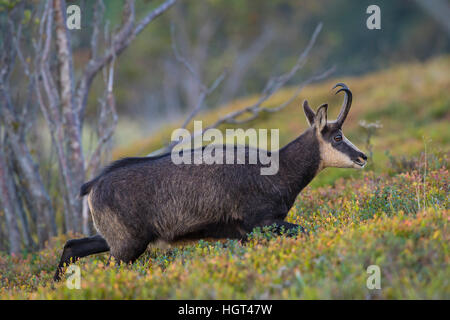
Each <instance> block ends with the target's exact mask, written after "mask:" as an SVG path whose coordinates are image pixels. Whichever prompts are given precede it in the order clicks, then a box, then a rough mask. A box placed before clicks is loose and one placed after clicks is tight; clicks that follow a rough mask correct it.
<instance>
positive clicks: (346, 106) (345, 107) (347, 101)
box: [333, 82, 352, 126]
mask: <svg viewBox="0 0 450 320" xmlns="http://www.w3.org/2000/svg"><path fill="white" fill-rule="evenodd" d="M337 87H341V89H339V90H338V91H336V94H338V93H339V92H341V91H344V92H345V98H344V103H343V104H342V108H341V111H340V112H339V116H338V118H337V120H336V122H337V123H338V124H339V126H342V124H343V123H344V121H345V118H347V115H348V112H349V111H350V107H351V105H352V92H351V91H350V89H349V88H348V87H347V86H346V85H345V84H343V83H342V82H339V83H337V84H336V85H335V86H334V87H333V89H336V88H337Z"/></svg>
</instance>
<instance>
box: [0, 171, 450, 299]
mask: <svg viewBox="0 0 450 320" xmlns="http://www.w3.org/2000/svg"><path fill="white" fill-rule="evenodd" d="M449 182H450V181H449V174H448V170H447V169H445V168H441V169H439V170H434V171H430V172H428V173H427V175H426V176H425V175H423V174H421V173H419V172H417V171H411V172H407V173H403V174H398V175H396V176H394V177H389V176H387V175H383V176H379V175H375V174H374V173H373V172H369V173H367V174H364V176H363V177H362V178H361V179H347V180H344V179H341V180H338V181H337V182H336V184H335V186H334V188H329V187H324V188H307V189H306V190H305V191H304V193H303V195H302V196H301V197H300V198H299V199H298V200H297V202H296V204H295V206H294V208H293V209H292V210H291V212H290V213H289V216H288V219H287V220H288V221H289V222H293V223H298V224H301V225H302V226H304V227H305V228H306V229H308V231H309V235H308V236H306V235H302V234H299V235H297V236H293V237H287V236H275V235H274V233H273V232H272V231H273V230H272V227H267V228H263V229H262V230H261V229H255V230H254V232H253V233H252V234H251V235H250V237H249V240H248V242H246V243H245V244H242V243H240V242H239V241H236V240H226V241H217V242H209V241H203V240H202V241H199V242H196V243H188V244H184V245H182V246H172V247H171V248H168V249H167V248H166V249H161V248H152V247H150V248H149V249H148V250H147V252H146V253H145V254H144V255H143V256H142V257H141V258H140V259H139V260H138V261H136V262H135V263H134V264H132V265H120V266H114V265H112V266H108V265H107V258H108V256H107V255H99V256H94V257H88V258H85V259H82V260H80V261H78V262H76V264H77V265H78V266H80V267H81V276H82V278H81V289H79V290H77V289H68V288H67V287H66V285H65V283H64V281H62V282H61V283H58V284H53V283H52V280H51V275H52V273H53V272H54V270H55V266H56V264H57V259H58V256H59V254H60V252H61V248H62V246H63V243H64V241H65V240H66V239H67V238H69V237H68V236H63V237H59V238H55V239H53V240H52V241H51V242H50V243H49V244H48V246H47V248H46V249H45V250H43V251H41V252H39V253H37V254H33V255H26V256H17V257H11V256H8V255H0V268H1V270H2V272H1V275H0V286H1V289H0V299H179V298H182V299H183V298H184V299H192V298H196V299H202V298H204V299H261V298H267V299H298V298H305V299H317V298H320V299H336V298H343V299H354V298H357V299H386V298H387V299H424V298H429V299H438V298H441V299H449V298H450V286H449V281H448V279H449V277H450V268H449V267H448V265H449V251H448V250H449V248H448V243H449V240H450V238H449V235H450V230H449V225H448V222H449V220H450V215H449V213H450V212H449V208H448V206H449V202H448V200H449V199H448V194H449ZM73 236H74V235H70V237H73ZM372 264H375V265H378V266H380V268H381V287H382V289H380V290H369V289H367V287H366V280H367V277H368V274H367V273H366V269H367V267H368V266H369V265H372ZM63 280H64V279H63Z"/></svg>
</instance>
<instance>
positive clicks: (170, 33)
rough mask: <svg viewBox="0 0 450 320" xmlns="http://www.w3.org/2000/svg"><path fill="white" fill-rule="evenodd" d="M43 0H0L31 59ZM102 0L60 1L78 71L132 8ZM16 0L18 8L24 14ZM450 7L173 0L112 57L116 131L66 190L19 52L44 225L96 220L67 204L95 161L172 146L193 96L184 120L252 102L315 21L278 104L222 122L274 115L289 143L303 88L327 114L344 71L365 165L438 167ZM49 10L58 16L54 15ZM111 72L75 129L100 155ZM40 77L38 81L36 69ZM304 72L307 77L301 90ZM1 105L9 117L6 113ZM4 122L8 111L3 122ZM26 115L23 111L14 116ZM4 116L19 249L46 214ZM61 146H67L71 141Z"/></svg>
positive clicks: (14, 94) (140, 9)
mask: <svg viewBox="0 0 450 320" xmlns="http://www.w3.org/2000/svg"><path fill="white" fill-rule="evenodd" d="M55 1H56V0H55ZM165 2H166V1H156V0H152V1H149V0H142V1H136V3H135V5H134V9H135V10H134V12H135V18H134V19H135V21H136V22H137V21H140V20H141V19H143V18H145V17H146V16H147V15H148V14H149V12H152V10H155V8H158V6H160V5H161V4H163V3H165ZM49 3H51V2H48V1H47V2H44V1H42V2H39V1H27V2H22V1H12V0H2V1H0V23H1V24H0V26H1V28H2V29H1V31H2V32H1V33H2V38H0V44H1V45H2V49H3V50H4V51H6V49H5V48H10V47H14V45H12V44H11V43H13V44H14V41H12V42H11V41H9V42H8V41H6V38H7V35H8V34H11V32H12V34H14V35H17V30H19V28H18V27H15V29H14V30H13V31H10V29H9V28H10V27H11V24H8V23H9V22H8V21H9V20H8V19H11V20H12V21H14V22H15V23H16V25H17V26H19V25H20V24H23V25H24V26H26V28H25V27H23V30H24V31H23V32H22V38H21V41H22V42H23V48H22V50H23V52H22V53H23V61H25V62H26V63H32V62H33V61H34V59H35V57H36V55H38V56H39V52H42V50H41V51H39V50H38V53H36V50H35V51H33V46H34V47H36V43H38V42H37V41H36V40H37V39H38V38H37V37H36V36H35V34H36V33H38V31H39V28H41V29H42V30H43V28H44V27H45V25H44V24H43V21H44V19H42V18H41V15H42V14H43V13H42V12H44V15H43V16H42V17H45V8H44V6H45V5H46V4H49ZM54 3H60V2H59V1H56V2H54ZM62 3H63V2H62ZM98 3H103V2H101V1H100V2H99V1H87V0H84V1H83V0H77V1H67V3H66V5H67V6H69V5H71V4H76V5H78V6H79V7H80V9H81V29H80V30H76V29H75V30H68V31H67V32H68V35H69V38H70V50H71V52H72V63H73V65H72V70H73V78H74V79H75V80H78V79H82V77H83V72H84V70H85V68H86V66H87V65H88V64H89V61H90V59H91V47H92V35H93V32H94V27H95V25H99V26H100V29H99V35H98V43H99V48H98V50H99V51H100V52H101V53H102V54H103V52H108V51H107V48H108V46H107V45H106V44H105V43H107V42H108V41H107V40H108V38H110V37H111V36H110V35H109V34H110V33H111V34H117V33H119V32H120V30H121V29H120V26H121V25H123V24H124V22H123V21H125V20H126V18H127V11H126V4H125V3H126V1H122V0H109V1H104V3H103V15H102V16H101V15H100V18H98V16H97V15H96V9H95V8H96V6H97V5H98ZM127 3H129V2H127ZM372 4H376V5H378V6H379V7H380V9H381V29H380V30H369V29H368V28H367V27H366V20H367V19H368V17H369V16H370V14H368V13H366V10H367V7H368V6H370V5H372ZM18 8H20V9H21V10H22V11H21V12H22V13H21V14H19V13H18ZM55 8H57V7H55ZM448 17H450V5H449V2H448V1H446V0H441V1H440V0H431V1H426V0H415V1H414V0H395V1H392V0H389V1H388V0H384V1H382V0H377V1H366V0H362V1H350V0H338V1H336V0H323V1H306V0H305V1H298V0H259V1H243V0H204V1H193V0H191V1H187V0H185V1H183V0H180V1H177V2H176V3H175V4H174V5H171V7H170V8H168V9H167V10H165V11H164V12H163V14H161V15H160V16H158V17H157V18H155V19H154V20H153V21H152V22H151V23H150V24H148V25H147V26H146V27H145V28H144V29H143V30H142V32H140V33H139V34H138V35H137V36H136V37H135V38H134V39H133V40H132V42H131V43H130V44H129V45H128V46H127V47H126V49H125V50H124V51H123V52H122V53H121V54H120V56H117V58H116V60H115V63H114V67H115V72H114V89H113V96H114V103H115V111H116V112H117V119H116V122H117V127H116V128H115V130H114V134H113V135H111V137H110V138H111V139H108V148H107V150H106V151H107V152H104V153H102V154H101V156H99V157H98V158H99V163H98V164H96V165H95V166H93V167H92V168H91V169H92V170H88V169H86V168H84V169H82V170H81V171H79V172H78V173H75V171H74V172H72V178H73V179H74V181H76V183H73V184H74V186H73V188H72V187H70V188H72V189H70V188H68V187H67V188H66V189H67V190H66V189H64V188H62V187H61V184H63V182H61V180H60V179H61V178H60V177H61V172H63V171H61V170H62V169H61V162H58V160H61V158H58V149H57V147H55V140H54V139H55V138H54V137H52V133H51V131H49V130H47V129H45V128H46V127H48V121H47V122H46V120H45V117H44V116H45V114H44V113H43V112H42V110H45V107H42V105H41V107H39V106H38V102H37V101H38V99H37V98H38V97H37V96H35V94H34V93H31V94H30V97H31V98H30V99H29V100H30V102H29V103H28V104H27V103H26V101H25V100H24V99H25V95H24V94H23V93H24V92H26V90H27V86H28V83H27V82H26V81H24V80H23V79H24V72H23V71H19V69H20V66H21V63H20V60H22V57H21V55H15V58H14V59H15V60H16V63H15V66H14V68H13V69H12V72H11V76H10V78H9V86H8V87H7V90H8V93H9V95H8V96H10V97H11V99H9V100H11V101H12V103H11V104H9V105H10V107H9V108H10V109H11V110H23V109H24V107H23V105H27V106H28V105H29V107H27V108H28V109H27V110H31V111H30V112H29V113H30V114H31V116H30V119H31V120H30V121H29V122H28V124H27V125H26V127H27V129H26V135H25V137H23V140H20V141H22V142H23V143H24V144H25V143H26V145H27V146H28V148H29V154H28V155H29V157H30V159H31V160H32V161H31V162H30V163H32V164H33V165H34V166H35V168H36V172H37V173H38V175H39V179H40V180H41V184H42V186H43V187H42V188H43V189H45V190H46V193H47V194H48V198H49V199H50V202H51V207H52V210H51V213H50V214H51V215H54V217H55V218H54V222H53V223H54V226H55V228H54V232H53V233H52V232H50V231H48V234H49V235H51V234H59V233H65V232H67V231H70V230H74V231H77V232H84V233H89V232H92V226H91V225H90V227H88V228H84V227H83V228H81V227H80V228H69V227H68V223H69V220H67V217H65V216H66V213H65V212H67V208H68V207H69V206H72V205H73V206H74V207H76V209H74V210H75V211H76V212H78V213H74V215H79V216H81V215H83V217H87V215H86V212H85V211H83V213H82V210H86V209H82V206H81V205H76V203H75V204H72V203H71V199H77V198H76V197H77V192H78V188H79V185H81V182H83V181H85V180H87V179H89V178H91V177H93V176H95V174H96V173H97V172H98V170H99V169H100V168H101V166H102V165H104V164H106V163H107V162H109V161H110V160H112V159H117V158H120V157H125V156H142V155H146V154H149V153H151V152H154V151H155V150H160V149H161V148H162V147H164V146H166V145H167V144H168V142H169V139H170V134H171V132H172V130H173V129H174V128H177V127H180V125H181V124H182V123H183V121H184V120H185V119H186V117H187V116H188V115H189V114H192V112H193V110H195V109H196V106H197V105H199V101H200V102H201V103H200V104H201V106H200V107H201V108H200V110H198V111H199V112H195V114H194V117H192V118H191V119H190V120H191V121H189V123H188V124H186V125H187V127H188V128H191V125H192V120H194V119H198V120H200V119H201V120H204V121H205V122H206V123H207V124H212V123H214V122H215V121H216V120H217V119H219V118H220V117H223V116H224V115H226V114H228V113H229V112H232V111H236V110H242V108H245V107H247V106H250V105H252V104H254V103H255V102H256V101H258V97H260V94H261V92H264V89H265V88H266V85H267V83H268V81H269V80H270V79H274V77H277V76H279V75H283V74H286V73H289V71H290V70H292V69H291V68H293V66H295V65H296V63H298V59H299V55H300V54H301V53H302V52H303V51H304V50H305V48H307V47H308V43H310V41H311V37H312V35H313V33H314V31H315V30H317V29H316V28H317V26H318V25H319V24H320V23H322V29H321V31H320V32H319V33H318V34H317V37H316V38H315V42H314V43H313V45H312V47H311V48H310V50H309V51H308V54H307V58H306V59H304V61H302V64H301V67H299V68H298V70H296V72H294V73H293V74H292V75H291V76H290V77H289V79H288V80H287V81H286V82H285V83H283V84H282V87H280V88H277V90H275V91H276V92H275V93H274V94H273V95H272V96H270V99H267V100H265V101H264V103H263V106H264V107H267V108H271V107H275V108H276V107H279V106H280V105H282V106H283V109H282V110H280V111H279V112H273V113H272V112H265V113H264V112H262V113H261V114H259V116H258V117H257V118H256V119H254V120H252V121H249V122H245V123H244V124H242V125H233V124H221V125H220V126H219V128H220V129H223V128H225V127H243V128H248V127H253V128H258V127H261V128H278V129H280V139H281V141H280V145H281V146H282V145H284V144H286V143H287V142H289V141H290V140H292V139H293V138H295V137H296V136H298V135H299V134H300V133H301V132H302V130H304V129H305V128H306V126H307V123H306V119H305V118H304V115H303V112H302V111H301V108H300V105H301V102H302V101H303V100H304V99H306V98H307V99H308V100H309V101H310V104H311V106H312V107H313V108H314V109H315V108H317V107H318V106H319V105H320V104H321V103H325V102H329V103H330V106H331V107H330V117H331V118H333V117H335V116H336V115H337V113H338V111H339V106H340V104H341V103H342V97H341V96H334V94H333V92H332V91H331V88H332V86H333V85H334V84H335V83H336V82H345V83H346V84H347V85H348V86H349V87H350V88H351V89H352V91H353V93H354V103H353V107H352V110H351V111H350V115H349V118H348V120H347V122H346V125H345V127H344V130H345V132H346V134H347V136H348V137H349V138H350V140H352V141H353V142H354V143H355V144H356V145H358V146H359V147H360V148H361V149H363V150H365V151H367V152H369V153H370V155H371V163H369V166H368V168H367V169H368V170H374V171H380V172H381V171H389V170H390V172H393V173H395V172H402V170H405V168H408V169H410V168H414V167H415V166H419V164H420V163H424V161H425V163H427V165H428V161H432V162H433V161H434V162H433V163H435V166H436V167H440V166H442V163H443V161H446V160H445V159H446V155H447V154H448V151H449V149H448V145H449V141H450V132H449V129H448V120H450V99H449V95H448V91H449V88H450V76H449V71H450V58H449V56H448V54H449V52H450V25H449V21H450V20H449V19H448ZM21 19H22V20H21ZM21 21H22V22H21ZM29 21H32V22H29ZM55 23H56V25H57V20H55ZM51 28H52V26H50V29H51ZM27 30H28V31H27ZM51 30H52V29H51ZM55 32H57V30H56V31H55ZM41 36H42V34H41ZM42 39H45V37H44V36H42ZM8 46H9V47H8ZM53 46H56V47H55V48H57V45H52V46H51V47H50V48H51V49H53V48H54V47H53ZM60 57H61V55H58V53H57V51H54V52H53V51H52V53H51V54H50V59H49V61H48V63H49V70H50V72H51V73H54V76H55V79H58V74H57V73H58V71H57V70H58V66H59V64H60V63H61V61H60V60H59V58H60ZM10 60H11V59H10ZM10 60H8V59H5V60H3V62H4V63H5V61H10ZM23 61H22V62H23ZM36 61H37V60H36ZM22 64H23V63H22ZM33 70H34V69H33V68H32V69H31V71H33ZM107 71H108V69H107V68H106V67H105V68H104V69H102V70H101V72H99V75H98V76H96V77H94V78H93V82H92V89H91V90H90V92H89V94H88V96H87V103H86V105H85V108H86V110H85V115H84V122H83V126H81V130H80V134H81V142H82V150H83V152H84V155H85V156H86V157H87V158H89V156H91V155H92V154H95V146H96V145H97V144H98V142H99V141H100V140H101V136H102V133H101V132H99V130H98V128H99V124H100V123H101V121H100V119H103V118H102V117H103V114H102V112H105V110H107V109H105V108H103V107H99V106H100V105H102V101H104V100H105V99H106V100H108V99H109V98H110V96H107V97H106V98H105V99H103V98H104V91H105V87H106V85H105V83H106V82H107V81H106V80H105V79H107V78H108V77H109V76H111V73H108V72H107ZM327 71H330V72H328V73H326V77H325V76H324V77H321V79H320V81H310V82H311V83H309V82H308V83H304V82H305V81H306V80H308V79H311V78H312V77H314V76H315V75H317V74H323V73H324V72H327ZM331 71H332V72H331ZM36 79H37V80H36V81H41V78H39V77H38V78H36ZM218 80H219V81H218ZM75 82H76V81H73V83H74V84H73V85H72V87H73V88H75ZM301 84H307V85H306V86H305V88H304V89H303V90H302V91H298V86H299V85H301ZM204 87H208V88H211V87H214V88H213V89H214V90H211V92H208V94H207V95H205V96H204V97H202V94H203V93H204V89H205V88H204ZM3 88H6V86H4V87H3ZM77 88H78V87H77ZM102 99H103V100H102ZM7 100H8V99H6V100H5V99H3V100H0V102H1V103H2V106H1V108H5V106H6V105H7ZM108 101H109V100H108ZM55 108H56V109H57V108H58V107H55ZM4 110H6V109H4ZM0 115H1V116H2V117H3V119H7V118H6V116H5V114H3V115H2V114H0ZM6 123H7V122H2V125H6ZM21 125H24V124H23V123H22V124H19V125H16V126H19V127H20V126H21ZM10 126H11V129H10V130H11V131H8V130H6V129H5V131H4V132H3V131H0V133H2V132H3V133H2V135H1V136H0V138H1V139H2V140H4V141H5V155H6V157H5V159H6V160H5V165H4V168H9V169H10V171H11V173H10V178H9V179H10V181H13V183H12V185H11V186H10V188H11V189H14V190H15V193H17V194H18V196H17V198H18V199H17V203H19V207H17V206H16V207H15V209H12V210H13V211H15V212H16V213H15V215H16V216H17V217H18V219H17V220H18V222H17V223H18V225H19V229H20V231H21V239H22V240H21V243H22V248H37V247H39V246H42V244H43V242H44V241H45V239H47V237H46V236H42V237H40V236H39V235H37V234H36V233H38V231H37V229H38V227H37V223H36V221H37V220H38V219H37V217H38V216H36V215H34V214H35V213H34V210H35V209H33V205H32V202H33V201H32V200H31V204H30V197H31V196H30V194H28V193H27V191H26V187H27V186H26V183H25V184H24V181H26V179H24V178H23V177H24V175H23V174H22V173H21V171H20V170H19V169H20V162H18V163H19V169H17V166H18V164H17V163H16V162H15V160H14V159H16V158H19V159H20V158H21V157H19V156H17V154H16V155H15V156H14V154H15V151H14V145H13V144H12V145H11V146H9V147H8V141H12V140H11V139H10V138H11V136H12V135H13V132H14V126H15V125H14V123H12V124H11V123H10ZM2 130H3V129H2ZM52 139H53V140H52ZM18 141H19V140H18ZM8 148H11V150H12V151H9V149H8ZM68 148H69V147H68ZM426 148H428V152H429V154H434V158H429V159H428V158H427V157H425V160H424V158H423V154H424V150H427V149H426ZM69 149H70V148H69ZM9 152H11V153H9ZM17 152H18V151H17ZM8 154H10V155H11V157H10V158H8ZM14 157H16V158H14ZM67 158H71V154H70V153H68V154H67ZM11 159H12V160H11ZM94 160H95V159H94ZM83 161H84V160H83ZM69 163H70V161H69ZM430 165H432V164H430ZM69 167H70V166H69ZM69 171H70V170H69ZM80 172H81V174H80ZM360 174H361V173H360V172H355V171H351V170H337V171H336V170H330V171H327V173H326V174H321V175H320V176H319V177H318V178H317V179H316V180H315V182H314V183H313V185H312V187H314V186H319V185H324V184H330V183H333V182H334V181H335V180H336V179H338V178H345V177H353V176H356V175H360ZM69 176H70V172H69ZM6 180H7V179H6ZM6 180H5V181H6ZM66 184H67V182H66ZM69 189H70V190H69ZM61 190H66V191H64V192H65V193H66V194H68V195H70V196H68V197H67V199H66V198H65V197H63V196H61V194H60V192H63V191H61ZM10 193H11V192H10ZM12 193H14V192H12ZM22 193H23V194H22ZM71 197H72V198H71ZM13 200H14V199H13ZM73 201H79V199H78V200H73ZM22 206H23V208H22ZM12 207H14V206H12ZM4 208H5V204H4V203H3V210H2V211H0V233H1V235H2V237H1V241H0V250H3V251H8V250H9V251H11V247H10V245H9V242H10V240H11V237H10V235H9V233H8V229H9V227H8V223H9V222H8V221H9V220H7V219H6V216H5V212H6V211H5V209H4ZM75 211H74V212H75ZM13 216H14V214H13ZM85 219H88V218H85ZM50 220H51V219H50ZM25 229H29V232H28V231H24V230H25ZM27 233H29V235H27ZM27 238H28V239H27ZM38 238H39V239H38ZM33 243H35V244H34V245H33ZM39 244H40V245H39Z"/></svg>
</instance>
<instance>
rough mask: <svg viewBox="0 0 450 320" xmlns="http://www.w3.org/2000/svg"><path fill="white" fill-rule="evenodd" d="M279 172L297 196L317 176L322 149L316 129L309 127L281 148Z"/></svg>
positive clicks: (294, 195)
mask: <svg viewBox="0 0 450 320" xmlns="http://www.w3.org/2000/svg"><path fill="white" fill-rule="evenodd" d="M279 157H280V159H279V161H280V168H279V174H280V177H281V178H282V179H283V181H284V182H285V183H286V185H287V186H288V189H289V191H290V192H291V193H292V194H293V195H292V196H293V197H294V198H295V197H296V196H297V195H298V194H299V193H300V191H301V190H302V189H303V188H305V187H306V186H307V185H308V184H309V183H310V182H311V180H312V179H313V178H314V177H315V176H316V174H317V173H318V169H319V164H320V150H319V143H318V141H317V137H316V135H315V133H314V130H313V129H311V128H309V129H307V130H306V131H305V132H304V133H303V134H301V135H300V136H299V137H298V138H296V139H295V140H293V141H291V142H290V143H289V144H287V145H286V146H284V147H283V148H282V149H281V150H280V155H279Z"/></svg>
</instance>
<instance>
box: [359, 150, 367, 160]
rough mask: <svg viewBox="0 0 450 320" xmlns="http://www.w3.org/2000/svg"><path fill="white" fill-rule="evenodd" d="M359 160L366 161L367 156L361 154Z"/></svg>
mask: <svg viewBox="0 0 450 320" xmlns="http://www.w3.org/2000/svg"><path fill="white" fill-rule="evenodd" d="M359 156H360V157H361V158H363V159H364V161H367V156H366V155H365V154H364V153H362V152H361V154H360V155H359Z"/></svg>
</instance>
